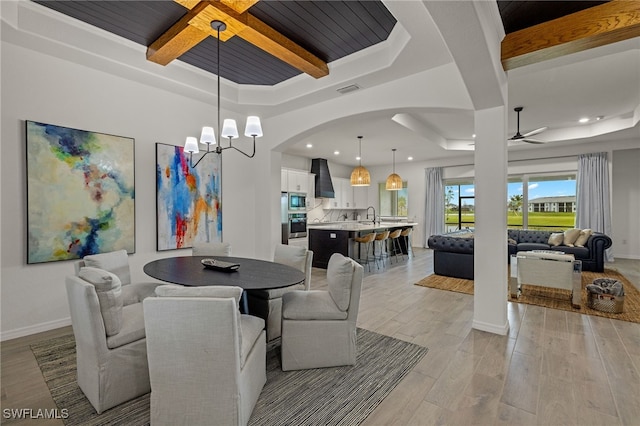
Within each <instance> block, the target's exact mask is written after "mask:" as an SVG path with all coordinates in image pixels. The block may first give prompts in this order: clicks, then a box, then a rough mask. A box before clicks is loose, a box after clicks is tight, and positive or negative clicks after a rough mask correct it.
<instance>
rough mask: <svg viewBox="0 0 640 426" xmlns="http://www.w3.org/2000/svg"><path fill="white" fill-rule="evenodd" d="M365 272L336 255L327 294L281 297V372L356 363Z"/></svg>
mask: <svg viewBox="0 0 640 426" xmlns="http://www.w3.org/2000/svg"><path fill="white" fill-rule="evenodd" d="M363 274H364V269H363V267H362V265H360V264H359V263H357V262H356V261H354V260H353V259H351V258H348V257H345V256H343V255H341V254H339V253H334V254H333V255H332V256H331V258H330V259H329V265H328V267H327V284H328V287H329V288H328V290H327V291H321V290H310V291H299V290H295V291H291V292H289V293H286V294H284V295H283V296H282V344H281V345H282V346H281V353H282V370H284V371H288V370H301V369H307V368H321V367H335V366H341V365H354V364H355V363H356V349H357V334H356V333H357V331H356V320H357V318H358V309H359V306H360V293H361V289H362V278H363Z"/></svg>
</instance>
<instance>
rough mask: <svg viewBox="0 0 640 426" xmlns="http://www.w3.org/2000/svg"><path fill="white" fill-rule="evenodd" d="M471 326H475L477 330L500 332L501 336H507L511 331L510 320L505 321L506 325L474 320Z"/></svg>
mask: <svg viewBox="0 0 640 426" xmlns="http://www.w3.org/2000/svg"><path fill="white" fill-rule="evenodd" d="M471 327H473V328H475V329H476V330H480V331H486V332H489V333H493V334H499V335H501V336H506V335H507V333H509V321H507V322H505V323H504V325H496V324H490V323H486V322H482V321H477V320H473V323H471Z"/></svg>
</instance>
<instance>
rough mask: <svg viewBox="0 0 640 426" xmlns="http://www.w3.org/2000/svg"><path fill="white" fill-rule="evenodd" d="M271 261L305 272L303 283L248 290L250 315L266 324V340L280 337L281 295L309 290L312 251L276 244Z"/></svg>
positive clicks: (269, 340)
mask: <svg viewBox="0 0 640 426" xmlns="http://www.w3.org/2000/svg"><path fill="white" fill-rule="evenodd" d="M273 261H274V262H276V263H282V264H284V265H287V266H291V267H293V268H296V269H298V270H300V271H302V272H304V274H305V279H304V283H303V284H296V285H292V286H289V287H284V288H277V289H273V290H248V291H247V292H246V294H247V302H248V305H249V312H250V313H251V314H252V315H256V316H259V317H260V318H262V319H264V320H265V322H266V324H267V342H272V341H273V340H275V339H277V338H278V337H280V334H281V328H282V295H283V294H285V293H288V292H290V291H293V290H309V289H310V286H311V264H312V262H313V252H312V251H311V250H307V248H306V247H301V246H289V245H285V244H278V245H276V248H275V250H274V254H273Z"/></svg>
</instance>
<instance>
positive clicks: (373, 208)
mask: <svg viewBox="0 0 640 426" xmlns="http://www.w3.org/2000/svg"><path fill="white" fill-rule="evenodd" d="M369 209H371V210H373V221H372V222H373V224H374V225H375V224H376V209H375V207H373V206H369V207H367V219H369Z"/></svg>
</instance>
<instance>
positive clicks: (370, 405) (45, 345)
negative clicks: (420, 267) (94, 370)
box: [31, 328, 428, 426]
mask: <svg viewBox="0 0 640 426" xmlns="http://www.w3.org/2000/svg"><path fill="white" fill-rule="evenodd" d="M31 351H32V352H33V354H34V355H35V357H36V361H37V362H38V365H39V366H40V370H41V371H42V375H43V376H44V379H45V381H46V383H47V386H48V387H49V391H50V392H51V396H52V397H53V400H54V401H55V403H56V405H57V407H58V408H59V409H61V410H62V409H66V410H68V413H69V417H68V418H67V419H65V420H64V422H65V424H67V425H105V424H109V425H115V424H122V425H127V426H129V425H148V424H149V394H146V395H143V396H141V397H138V398H136V399H134V400H132V401H129V402H126V403H124V404H121V405H119V406H117V407H114V408H112V409H110V410H107V411H105V412H104V413H102V414H96V412H95V410H94V409H93V407H92V406H91V404H90V403H89V401H88V400H87V398H86V397H85V396H84V394H83V393H82V391H81V390H80V388H79V387H78V385H77V382H76V353H75V340H74V337H73V334H69V335H66V336H61V337H58V338H55V339H51V340H47V341H44V342H41V343H38V344H34V345H31ZM427 351H428V349H427V348H425V347H422V346H418V345H414V344H412V343H408V342H404V341H402V340H397V339H394V338H392V337H388V336H383V335H381V334H378V333H374V332H371V331H368V330H364V329H361V328H359V329H358V355H357V363H356V365H355V366H346V367H335V368H316V369H311V370H300V371H287V372H283V371H282V370H281V369H280V357H279V348H276V349H274V350H271V351H269V352H267V383H266V384H265V386H264V388H263V389H262V393H261V394H260V398H259V399H258V402H257V403H256V406H255V408H254V410H253V414H252V416H251V419H250V420H249V425H264V426H273V425H285V424H286V425H354V426H355V425H359V424H360V423H361V422H362V421H364V420H365V419H366V418H367V416H368V415H369V414H370V413H371V412H372V411H373V410H374V409H375V408H376V407H377V406H378V405H379V404H380V403H381V402H382V400H383V399H384V398H385V397H386V396H387V395H388V394H389V393H390V392H391V391H392V390H393V389H394V388H395V387H396V385H397V384H398V383H400V381H402V379H403V378H404V377H405V376H406V375H407V373H408V372H409V371H411V369H412V368H413V367H414V366H415V365H416V364H417V363H418V362H419V361H420V360H421V359H422V357H424V355H425V354H426V353H427ZM205 403H206V399H205V398H203V404H205Z"/></svg>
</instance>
